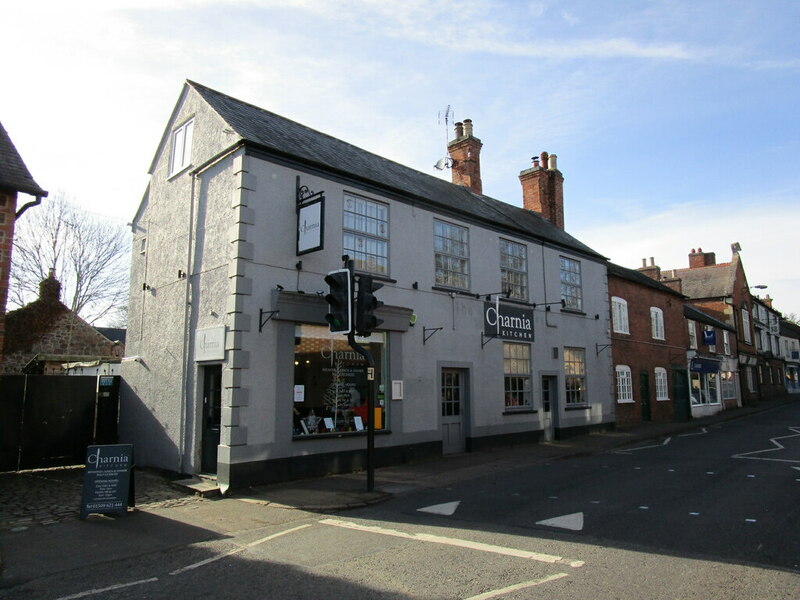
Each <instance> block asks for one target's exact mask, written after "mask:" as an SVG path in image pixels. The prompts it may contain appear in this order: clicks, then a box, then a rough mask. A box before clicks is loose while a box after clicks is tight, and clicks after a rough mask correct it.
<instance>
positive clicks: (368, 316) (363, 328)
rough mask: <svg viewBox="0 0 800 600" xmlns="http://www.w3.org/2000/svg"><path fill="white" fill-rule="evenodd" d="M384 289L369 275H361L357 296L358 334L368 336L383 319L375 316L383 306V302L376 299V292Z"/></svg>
mask: <svg viewBox="0 0 800 600" xmlns="http://www.w3.org/2000/svg"><path fill="white" fill-rule="evenodd" d="M382 287H383V284H382V283H378V282H377V281H375V280H374V279H372V277H370V276H369V275H360V276H359V278H358V293H357V294H356V334H358V335H360V336H364V337H366V336H368V335H370V334H371V333H372V332H373V331H374V330H375V329H377V327H378V325H380V324H381V323H383V319H379V318H378V317H376V316H375V311H376V310H377V309H378V308H380V307H381V306H383V302H381V301H380V300H378V299H377V298H376V297H375V292H377V291H378V290H379V289H381V288H382Z"/></svg>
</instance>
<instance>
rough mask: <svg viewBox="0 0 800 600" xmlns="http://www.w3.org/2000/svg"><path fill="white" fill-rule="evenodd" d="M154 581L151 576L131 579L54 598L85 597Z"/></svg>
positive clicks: (60, 599)
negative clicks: (135, 579) (136, 579)
mask: <svg viewBox="0 0 800 600" xmlns="http://www.w3.org/2000/svg"><path fill="white" fill-rule="evenodd" d="M154 581H158V577H151V578H150V579H140V580H139V581H131V582H130V583H118V584H116V585H110V586H108V587H104V588H100V589H96V590H86V591H85V592H80V593H78V594H72V595H71V596H61V598H57V599H56V600H75V598H86V597H87V596H94V595H95V594H103V593H105V592H112V591H114V590H121V589H123V588H126V587H131V586H134V585H142V584H144V583H153V582H154Z"/></svg>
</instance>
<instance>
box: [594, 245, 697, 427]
mask: <svg viewBox="0 0 800 600" xmlns="http://www.w3.org/2000/svg"><path fill="white" fill-rule="evenodd" d="M659 278H660V269H659V268H658V267H657V266H655V265H654V264H653V263H652V259H651V265H650V266H649V267H648V266H646V265H645V266H643V268H642V269H640V270H638V271H634V270H631V269H626V268H625V267H621V266H619V265H615V264H613V263H609V265H608V290H609V296H610V300H611V349H610V352H611V353H612V361H613V364H614V376H615V388H614V394H615V401H616V402H615V405H616V419H617V424H618V425H620V426H623V427H624V426H626V425H633V424H636V423H641V422H642V421H650V420H653V421H671V420H673V419H679V420H686V419H688V418H689V414H690V412H689V395H688V378H687V372H686V348H687V344H688V334H687V328H686V320H685V318H684V315H683V306H684V296H683V295H682V294H681V293H680V292H677V291H675V290H673V289H671V288H670V287H668V286H666V285H664V284H663V283H660V282H659V281H658V279H659Z"/></svg>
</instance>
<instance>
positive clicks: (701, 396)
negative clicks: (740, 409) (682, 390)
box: [691, 372, 719, 405]
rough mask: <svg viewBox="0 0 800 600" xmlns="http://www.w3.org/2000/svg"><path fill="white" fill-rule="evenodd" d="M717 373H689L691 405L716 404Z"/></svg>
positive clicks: (717, 400)
mask: <svg viewBox="0 0 800 600" xmlns="http://www.w3.org/2000/svg"><path fill="white" fill-rule="evenodd" d="M718 388H719V385H718V381H717V373H697V372H692V373H691V392H692V404H697V405H699V404H718V403H719V398H718V397H717V389H718Z"/></svg>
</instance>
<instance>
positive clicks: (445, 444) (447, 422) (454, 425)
mask: <svg viewBox="0 0 800 600" xmlns="http://www.w3.org/2000/svg"><path fill="white" fill-rule="evenodd" d="M466 381H467V371H466V369H442V452H443V453H444V454H455V453H458V452H464V449H465V439H464V412H465V411H464V409H465V408H466Z"/></svg>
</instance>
